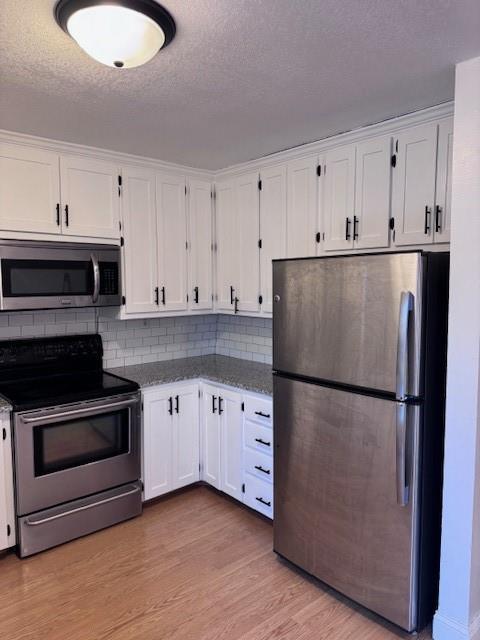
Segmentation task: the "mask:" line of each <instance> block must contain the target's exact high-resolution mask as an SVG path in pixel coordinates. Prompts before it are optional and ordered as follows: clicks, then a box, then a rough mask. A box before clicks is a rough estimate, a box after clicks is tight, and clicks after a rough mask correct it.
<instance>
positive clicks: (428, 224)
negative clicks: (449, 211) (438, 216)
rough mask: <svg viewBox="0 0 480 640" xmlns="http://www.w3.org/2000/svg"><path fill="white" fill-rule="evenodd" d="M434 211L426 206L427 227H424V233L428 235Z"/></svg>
mask: <svg viewBox="0 0 480 640" xmlns="http://www.w3.org/2000/svg"><path fill="white" fill-rule="evenodd" d="M431 213H432V210H431V208H430V207H429V206H428V205H426V207H425V228H424V230H423V231H424V233H425V235H426V236H428V234H429V233H430V215H431Z"/></svg>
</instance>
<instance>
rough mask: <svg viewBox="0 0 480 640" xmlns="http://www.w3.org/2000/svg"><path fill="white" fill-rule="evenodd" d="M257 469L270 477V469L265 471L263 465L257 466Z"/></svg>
mask: <svg viewBox="0 0 480 640" xmlns="http://www.w3.org/2000/svg"><path fill="white" fill-rule="evenodd" d="M255 469H258V471H261V472H262V473H266V474H267V476H269V475H270V469H264V468H263V467H262V465H261V464H256V465H255Z"/></svg>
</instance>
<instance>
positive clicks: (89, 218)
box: [60, 156, 120, 238]
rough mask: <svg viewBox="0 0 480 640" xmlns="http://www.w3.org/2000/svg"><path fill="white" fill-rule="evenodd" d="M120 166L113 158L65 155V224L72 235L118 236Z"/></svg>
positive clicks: (62, 168)
mask: <svg viewBox="0 0 480 640" xmlns="http://www.w3.org/2000/svg"><path fill="white" fill-rule="evenodd" d="M118 175H119V173H118V167H117V166H116V165H114V164H112V163H110V162H104V161H102V160H95V159H92V158H83V157H79V156H62V157H61V158H60V181H61V190H62V207H63V212H62V228H63V233H64V234H66V235H71V236H85V237H90V238H118V237H119V234H120V232H119V225H118V221H119V211H120V204H119V202H120V198H119V191H118V186H119V185H118Z"/></svg>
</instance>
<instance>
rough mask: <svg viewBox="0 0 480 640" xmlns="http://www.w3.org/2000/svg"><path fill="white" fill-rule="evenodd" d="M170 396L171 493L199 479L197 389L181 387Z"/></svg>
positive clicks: (191, 386)
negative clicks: (171, 424) (171, 418)
mask: <svg viewBox="0 0 480 640" xmlns="http://www.w3.org/2000/svg"><path fill="white" fill-rule="evenodd" d="M174 391H175V395H173V391H172V398H173V400H172V401H173V410H174V420H173V489H178V488H180V487H184V486H186V485H187V484H192V483H193V482H197V481H198V480H199V477H200V471H199V464H200V431H199V402H198V385H196V384H192V385H188V386H181V387H179V388H178V389H177V390H174Z"/></svg>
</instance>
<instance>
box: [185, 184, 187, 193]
mask: <svg viewBox="0 0 480 640" xmlns="http://www.w3.org/2000/svg"><path fill="white" fill-rule="evenodd" d="M185 195H187V185H185Z"/></svg>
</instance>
